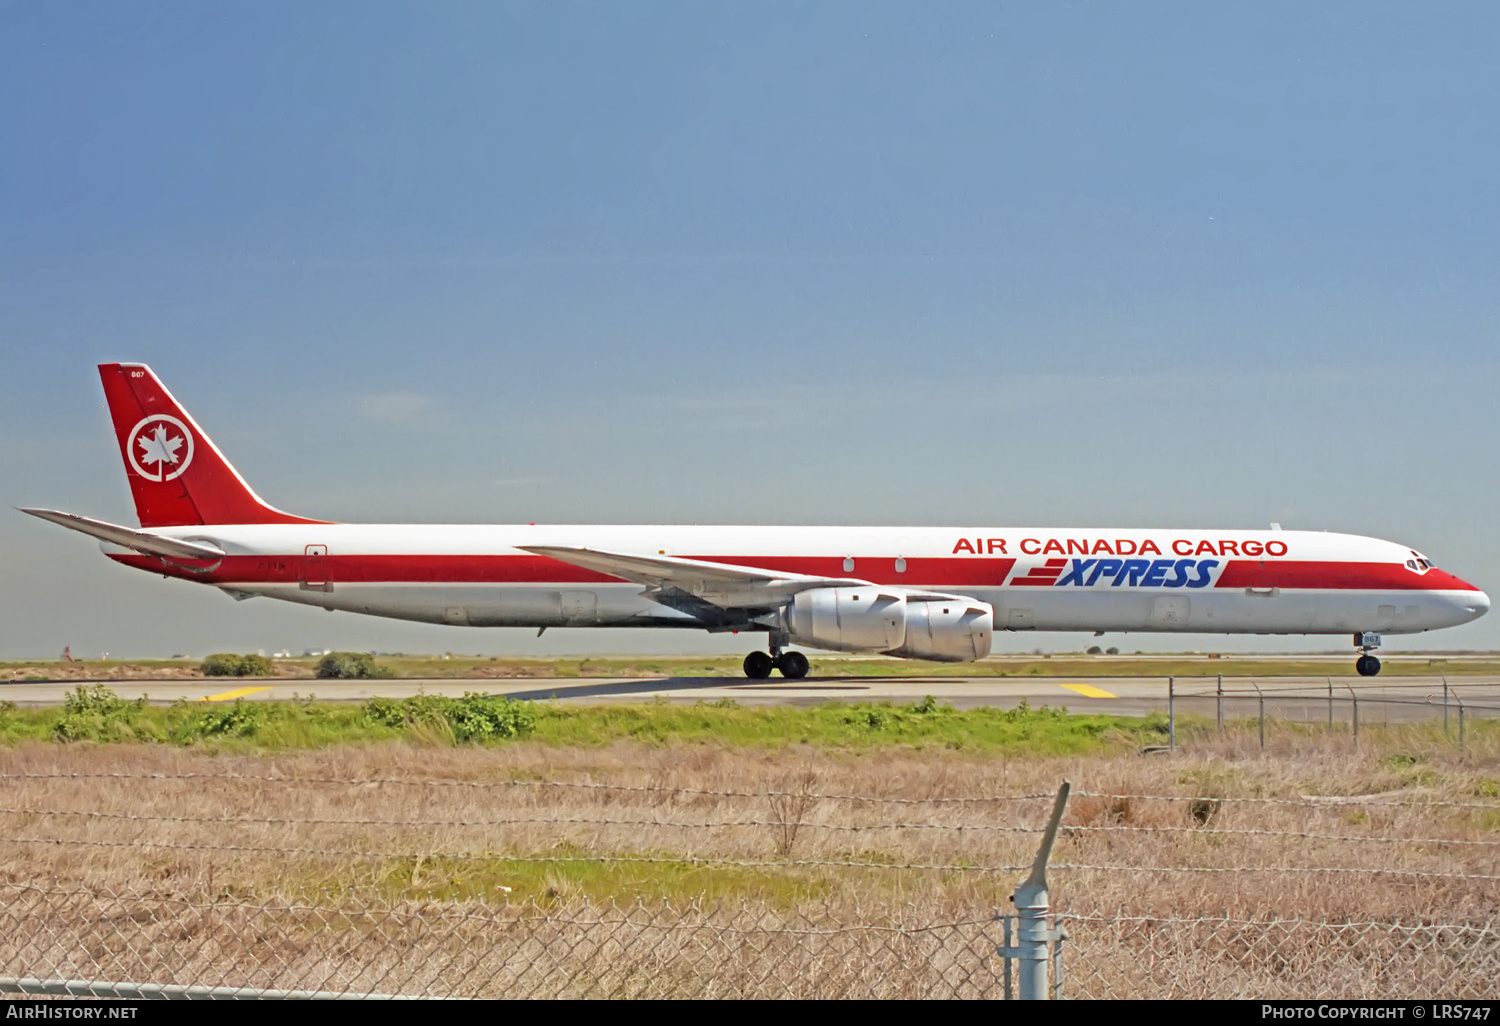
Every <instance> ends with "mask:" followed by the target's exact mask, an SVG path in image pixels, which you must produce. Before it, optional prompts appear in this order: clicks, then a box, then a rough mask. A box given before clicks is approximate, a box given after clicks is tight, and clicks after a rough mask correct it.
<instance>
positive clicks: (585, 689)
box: [0, 676, 1500, 722]
mask: <svg viewBox="0 0 1500 1026" xmlns="http://www.w3.org/2000/svg"><path fill="white" fill-rule="evenodd" d="M79 683H82V682H80V681H72V680H70V681H47V682H42V681H27V682H16V683H10V684H0V700H8V701H11V702H15V703H16V704H18V705H26V706H41V705H60V704H61V703H62V701H63V698H64V697H65V696H66V694H67V693H68V692H69V691H70V690H72V689H73V688H74V687H76V686H78V684H79ZM103 683H105V684H107V685H108V686H109V688H110V690H112V691H113V692H114V693H115V694H117V695H119V696H120V697H121V698H138V697H140V696H142V695H145V696H148V697H149V699H150V700H151V701H152V702H153V703H161V704H169V703H171V702H174V701H179V700H186V701H210V702H231V701H234V700H236V699H239V698H243V699H244V700H246V701H250V702H255V701H276V700H288V699H291V698H294V697H296V698H304V699H305V698H307V697H308V696H310V695H313V696H316V697H317V698H318V699H319V700H320V701H338V702H359V701H363V700H365V699H367V698H373V697H376V696H380V697H386V698H403V697H406V696H408V695H415V694H418V693H426V694H430V695H452V696H455V697H456V696H459V695H462V694H464V693H465V692H470V691H477V692H484V693H489V694H503V695H509V696H511V697H513V698H518V699H532V700H548V701H559V702H590V703H601V702H642V701H647V702H649V701H669V702H688V703H691V702H715V701H718V700H720V699H725V698H727V699H732V700H734V701H735V702H738V703H739V704H741V705H745V706H754V705H816V704H818V703H821V702H894V703H907V702H916V701H920V700H921V699H922V698H923V697H924V696H926V695H932V696H933V697H934V698H937V699H938V700H939V701H942V702H946V703H949V704H952V705H953V706H955V707H957V708H961V709H963V708H975V707H980V706H993V707H998V708H1014V707H1015V706H1017V705H1019V704H1021V702H1023V701H1024V702H1026V703H1028V704H1029V705H1033V706H1042V705H1046V706H1052V707H1058V706H1066V707H1067V708H1068V709H1069V710H1071V711H1073V712H1108V713H1113V714H1116V715H1124V716H1141V715H1145V714H1146V713H1149V712H1155V711H1162V712H1165V711H1166V710H1167V706H1168V682H1167V680H1166V678H1163V677H1027V678H1017V677H920V676H910V677H820V678H809V679H806V680H800V681H787V680H784V679H782V678H780V677H773V678H771V679H770V680H765V681H751V680H744V679H735V678H727V677H651V678H642V677H630V678H623V677H600V678H564V679H556V680H549V679H536V678H531V679H524V678H499V679H497V678H475V679H454V678H437V679H427V680H423V679H417V678H410V679H400V680H349V681H341V680H288V679H285V678H281V679H268V680H255V679H245V678H240V679H235V678H225V679H221V680H110V681H104V682H103ZM1257 686H1258V687H1259V692H1257V690H1256V688H1257ZM1215 689H1216V680H1215V678H1213V677H1207V678H1177V680H1176V682H1175V684H1174V686H1173V691H1174V693H1175V705H1176V709H1177V711H1178V712H1181V713H1184V714H1193V715H1199V716H1214V715H1215V714H1216V710H1217V703H1218V700H1217V698H1216V694H1215ZM1224 690H1225V695H1224V699H1223V703H1224V715H1225V716H1227V717H1244V716H1254V715H1256V714H1257V713H1258V711H1259V708H1260V702H1261V700H1262V696H1263V697H1264V702H1265V706H1266V712H1267V714H1268V715H1272V716H1282V717H1292V718H1296V719H1304V720H1305V719H1321V718H1323V717H1325V716H1327V714H1328V705H1329V689H1328V684H1327V682H1326V681H1325V680H1324V679H1323V678H1321V677H1306V678H1296V677H1275V678H1260V679H1258V680H1255V681H1251V680H1249V679H1245V678H1238V679H1236V678H1226V679H1225V681H1224ZM1448 693H1449V699H1448V701H1449V707H1450V715H1455V716H1456V715H1457V712H1456V710H1457V706H1458V703H1459V702H1462V704H1463V705H1464V706H1465V707H1467V708H1469V709H1471V710H1472V711H1473V712H1474V714H1475V715H1482V716H1494V715H1497V714H1500V678H1497V677H1463V678H1450V680H1449V692H1448ZM1355 698H1357V699H1358V701H1359V703H1360V717H1361V720H1363V721H1365V722H1380V721H1385V720H1391V721H1395V720H1412V719H1426V718H1429V717H1432V716H1434V715H1438V714H1439V710H1438V709H1435V708H1433V705H1434V704H1436V705H1437V706H1439V707H1440V706H1441V704H1442V701H1443V682H1442V680H1441V679H1438V678H1433V677H1384V676H1382V677H1379V678H1375V679H1373V680H1369V679H1359V680H1351V679H1349V678H1344V680H1343V682H1339V681H1335V682H1334V687H1333V708H1334V715H1335V717H1336V718H1338V719H1341V720H1345V721H1347V720H1348V719H1350V717H1351V713H1352V709H1353V699H1355Z"/></svg>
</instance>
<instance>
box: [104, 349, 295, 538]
mask: <svg viewBox="0 0 1500 1026" xmlns="http://www.w3.org/2000/svg"><path fill="white" fill-rule="evenodd" d="M99 377H100V378H101V379H102V380H103V381H104V397H105V398H106V399H107V400H108V401H109V414H110V416H111V417H112V418H113V419H114V422H115V434H116V435H118V436H119V440H120V455H121V456H122V457H124V459H125V476H126V477H127V478H128V479H129V480H130V491H131V494H132V495H133V496H134V497H135V512H136V515H137V516H139V517H140V520H141V526H142V527H176V526H181V525H187V524H312V523H318V522H319V521H315V520H306V519H304V518H302V517H294V516H292V515H291V514H290V513H283V512H281V510H279V509H275V508H273V507H271V506H267V505H266V504H265V503H264V502H263V501H262V500H261V497H260V496H259V495H256V494H255V492H253V491H251V489H250V486H249V485H247V484H246V483H245V479H244V478H242V477H240V475H239V472H238V471H236V470H235V469H234V468H233V467H232V466H230V465H229V461H228V460H226V459H225V458H224V454H223V453H221V452H220V451H219V449H218V446H216V445H214V443H213V442H212V441H210V440H209V437H208V436H207V435H205V434H204V433H203V429H202V428H200V427H199V426H198V424H197V423H196V422H195V421H194V420H193V418H192V417H191V416H189V415H188V412H187V411H186V410H184V409H183V408H182V407H181V406H180V405H179V404H178V402H177V400H176V399H173V398H172V393H171V392H168V391H167V389H166V386H165V385H163V384H162V383H161V381H160V380H158V378H157V377H156V375H155V374H153V373H152V372H151V368H150V367H147V366H146V365H145V364H143V363H101V364H100V365H99Z"/></svg>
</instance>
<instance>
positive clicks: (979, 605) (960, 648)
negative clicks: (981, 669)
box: [890, 598, 995, 663]
mask: <svg viewBox="0 0 1500 1026" xmlns="http://www.w3.org/2000/svg"><path fill="white" fill-rule="evenodd" d="M994 631H995V610H994V608H993V607H991V606H990V605H989V603H987V602H974V601H971V600H968V599H961V598H956V599H953V600H951V601H950V600H947V599H943V600H938V601H923V602H908V603H907V604H906V640H905V641H904V642H903V643H902V645H901V647H900V648H897V649H892V650H891V653H890V654H891V655H896V656H902V657H904V658H907V659H930V660H932V661H933V662H939V663H968V662H972V661H974V660H975V659H983V658H984V657H985V656H987V655H989V654H990V641H991V639H992V638H993V637H994Z"/></svg>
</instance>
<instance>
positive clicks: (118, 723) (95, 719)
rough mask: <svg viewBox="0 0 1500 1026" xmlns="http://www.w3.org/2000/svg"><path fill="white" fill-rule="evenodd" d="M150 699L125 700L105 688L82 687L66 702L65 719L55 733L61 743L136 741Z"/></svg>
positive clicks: (99, 686) (100, 685) (58, 725)
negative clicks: (136, 730)
mask: <svg viewBox="0 0 1500 1026" xmlns="http://www.w3.org/2000/svg"><path fill="white" fill-rule="evenodd" d="M145 708H146V699H145V698H144V697H141V698H137V699H135V700H134V701H130V700H127V699H123V698H121V697H119V696H118V695H116V694H115V693H114V692H113V691H111V690H109V688H107V687H105V686H104V685H103V684H95V685H93V686H92V687H84V686H82V685H80V686H79V687H77V688H74V689H73V690H72V691H70V692H68V695H67V697H66V698H64V699H63V714H62V718H61V719H60V720H58V721H57V726H56V727H54V728H53V733H54V735H55V736H56V737H57V739H58V740H59V741H123V740H129V739H131V738H133V737H135V725H136V720H137V718H138V717H139V716H140V714H141V711H142V710H143V709H145Z"/></svg>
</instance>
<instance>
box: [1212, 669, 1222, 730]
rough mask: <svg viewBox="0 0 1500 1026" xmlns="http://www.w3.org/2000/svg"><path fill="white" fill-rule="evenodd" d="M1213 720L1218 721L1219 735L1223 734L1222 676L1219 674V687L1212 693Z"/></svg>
mask: <svg viewBox="0 0 1500 1026" xmlns="http://www.w3.org/2000/svg"><path fill="white" fill-rule="evenodd" d="M1214 719H1215V720H1217V721H1218V724H1219V733H1220V734H1223V733H1224V675H1223V674H1222V673H1221V674H1219V686H1218V688H1217V689H1216V690H1215V691H1214Z"/></svg>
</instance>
